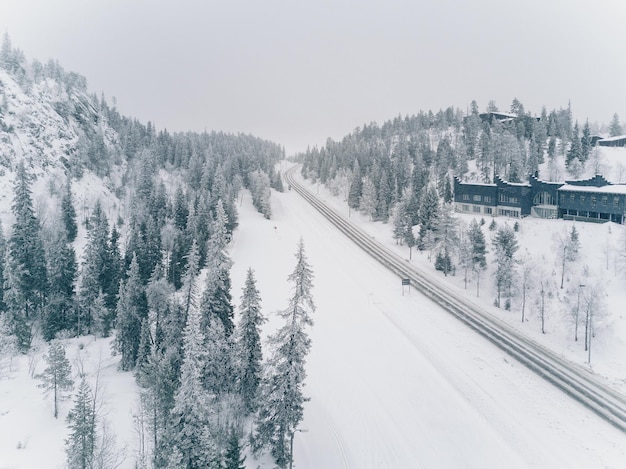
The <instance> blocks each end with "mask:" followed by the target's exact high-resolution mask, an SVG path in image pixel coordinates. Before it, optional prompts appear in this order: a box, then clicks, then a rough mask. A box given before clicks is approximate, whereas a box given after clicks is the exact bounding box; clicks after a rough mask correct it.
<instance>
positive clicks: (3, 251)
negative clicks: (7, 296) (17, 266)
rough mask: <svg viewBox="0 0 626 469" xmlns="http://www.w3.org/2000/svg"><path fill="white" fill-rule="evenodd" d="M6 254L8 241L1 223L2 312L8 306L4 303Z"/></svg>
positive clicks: (0, 275) (0, 283) (0, 291)
mask: <svg viewBox="0 0 626 469" xmlns="http://www.w3.org/2000/svg"><path fill="white" fill-rule="evenodd" d="M6 253H7V241H6V239H5V237H4V229H3V228H2V222H1V221H0V311H5V310H6V304H5V303H4V278H5V274H4V271H5V269H6V266H5V262H6Z"/></svg>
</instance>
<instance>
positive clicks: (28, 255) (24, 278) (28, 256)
mask: <svg viewBox="0 0 626 469" xmlns="http://www.w3.org/2000/svg"><path fill="white" fill-rule="evenodd" d="M30 186H31V176H30V175H29V174H28V173H27V172H26V169H25V168H24V164H23V163H20V164H19V166H18V168H17V172H16V174H15V183H14V189H13V190H14V198H13V205H12V206H11V209H12V211H13V215H14V216H15V223H13V230H12V233H11V238H10V239H9V253H10V256H11V260H12V262H11V268H12V269H13V271H14V274H15V285H13V287H14V288H16V289H17V290H18V291H19V294H20V296H21V299H22V300H23V303H22V305H21V312H20V314H22V315H23V316H24V319H25V320H26V321H28V320H30V319H31V318H32V317H33V316H34V313H35V312H36V311H38V310H41V308H42V307H43V306H44V304H45V301H46V295H47V291H48V272H47V269H46V257H45V253H44V248H43V243H42V241H41V237H40V227H39V220H38V219H37V217H36V216H35V211H34V209H33V201H32V195H31V189H30Z"/></svg>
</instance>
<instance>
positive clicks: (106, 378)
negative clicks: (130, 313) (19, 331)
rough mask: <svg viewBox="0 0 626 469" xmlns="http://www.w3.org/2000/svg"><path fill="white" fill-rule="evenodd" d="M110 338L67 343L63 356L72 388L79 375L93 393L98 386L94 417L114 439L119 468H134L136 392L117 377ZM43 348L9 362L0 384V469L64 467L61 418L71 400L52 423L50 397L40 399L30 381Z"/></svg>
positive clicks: (128, 378) (129, 377)
mask: <svg viewBox="0 0 626 469" xmlns="http://www.w3.org/2000/svg"><path fill="white" fill-rule="evenodd" d="M111 340H112V339H111V338H109V339H98V340H95V339H94V338H93V336H90V337H81V338H77V339H70V340H68V341H67V342H66V345H67V350H66V356H67V358H68V360H69V361H70V363H71V365H72V371H73V379H74V384H75V386H74V388H75V389H76V388H77V387H78V382H79V380H80V378H79V377H78V374H79V370H82V372H83V373H84V374H85V376H86V377H87V380H88V382H89V384H90V386H91V387H92V389H95V383H96V380H98V381H99V386H98V394H99V396H100V399H98V401H99V402H100V404H99V405H100V406H101V407H100V408H101V410H100V415H101V417H102V419H105V420H106V421H107V423H108V427H109V429H110V430H111V432H112V433H113V435H114V436H115V439H116V447H117V449H118V451H119V452H120V454H122V453H123V454H125V455H126V456H125V462H124V464H123V465H122V466H121V467H122V468H128V469H130V468H132V467H134V458H133V454H134V450H135V440H136V432H135V427H134V424H133V415H134V414H136V413H137V405H138V394H137V391H138V388H137V385H136V384H135V379H134V377H133V374H132V373H129V372H126V373H122V372H120V371H118V367H117V365H118V362H119V359H120V357H119V356H112V355H111ZM45 351H46V350H45V346H43V345H42V346H41V348H39V349H37V350H33V351H32V352H31V353H30V354H29V355H28V356H18V357H15V359H14V360H13V362H12V364H11V369H10V370H8V369H7V370H5V373H4V376H3V377H2V378H1V379H0V469H18V468H19V469H44V468H46V469H57V468H59V469H60V468H63V467H65V446H64V445H65V439H66V438H67V437H68V435H69V433H68V429H67V423H66V421H65V418H66V417H67V413H68V412H69V411H70V409H71V408H72V407H73V399H72V398H71V396H70V397H69V398H68V399H66V400H64V401H62V402H61V403H60V405H59V417H58V419H55V418H54V414H53V401H52V395H50V396H48V397H44V394H43V389H40V388H38V387H37V385H38V384H39V383H41V381H40V380H38V379H35V378H33V375H35V374H37V373H41V372H43V370H44V368H45V367H46V363H45V361H44V359H43V354H44V353H45Z"/></svg>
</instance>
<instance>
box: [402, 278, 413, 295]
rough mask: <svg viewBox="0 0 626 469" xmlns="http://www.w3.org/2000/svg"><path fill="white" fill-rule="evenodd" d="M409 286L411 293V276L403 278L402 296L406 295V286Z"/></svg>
mask: <svg viewBox="0 0 626 469" xmlns="http://www.w3.org/2000/svg"><path fill="white" fill-rule="evenodd" d="M405 285H406V286H408V287H409V293H411V279H410V278H403V279H402V296H404V287H405Z"/></svg>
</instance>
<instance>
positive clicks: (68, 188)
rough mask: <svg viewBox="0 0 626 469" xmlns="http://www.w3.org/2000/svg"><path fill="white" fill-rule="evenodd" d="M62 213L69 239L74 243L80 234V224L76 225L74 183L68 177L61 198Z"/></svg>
mask: <svg viewBox="0 0 626 469" xmlns="http://www.w3.org/2000/svg"><path fill="white" fill-rule="evenodd" d="M61 213H62V216H63V224H64V225H65V231H66V232H67V239H68V241H69V242H70V243H73V242H74V240H75V239H76V235H77V234H78V225H76V210H75V209H74V204H73V202H72V185H71V180H70V179H69V178H68V180H67V184H66V185H65V192H64V193H63V198H62V199H61Z"/></svg>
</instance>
